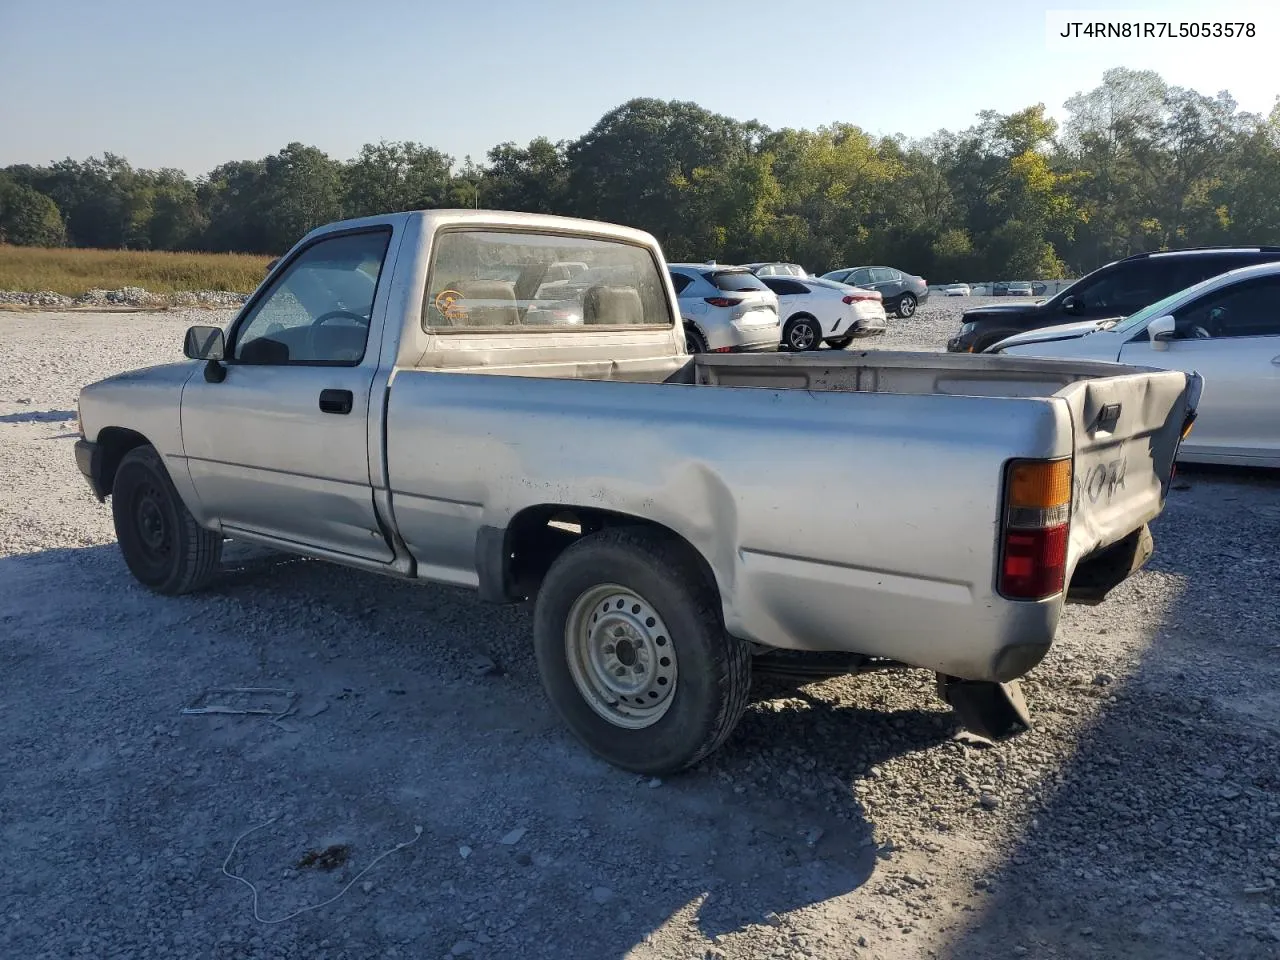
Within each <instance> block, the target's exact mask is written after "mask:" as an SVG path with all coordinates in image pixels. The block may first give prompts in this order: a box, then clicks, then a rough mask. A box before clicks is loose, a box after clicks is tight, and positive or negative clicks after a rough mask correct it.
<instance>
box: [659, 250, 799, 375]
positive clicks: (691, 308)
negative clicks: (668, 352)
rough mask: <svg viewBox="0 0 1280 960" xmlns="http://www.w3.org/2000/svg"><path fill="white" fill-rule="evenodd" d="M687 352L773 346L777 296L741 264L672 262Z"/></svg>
mask: <svg viewBox="0 0 1280 960" xmlns="http://www.w3.org/2000/svg"><path fill="white" fill-rule="evenodd" d="M667 266H668V269H669V270H670V271H671V282H672V283H673V284H675V288H676V297H677V298H678V299H679V301H680V316H681V318H682V319H683V320H684V333H685V343H686V348H687V349H688V351H689V352H690V353H709V352H710V353H738V352H741V351H748V350H777V349H778V343H779V341H780V340H781V338H782V329H781V327H780V326H779V325H778V297H777V295H776V294H775V293H774V292H773V291H772V290H770V289H769V288H768V287H766V286H765V285H764V284H763V283H762V282H761V281H760V279H759V278H758V277H756V275H755V274H754V273H752V272H751V271H750V270H748V269H746V268H745V267H721V266H716V265H715V264H707V263H672V264H668V265H667Z"/></svg>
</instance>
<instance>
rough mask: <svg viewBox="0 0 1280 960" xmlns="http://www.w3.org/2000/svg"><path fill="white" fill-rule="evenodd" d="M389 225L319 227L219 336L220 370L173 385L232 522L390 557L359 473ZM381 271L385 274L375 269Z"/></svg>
mask: <svg viewBox="0 0 1280 960" xmlns="http://www.w3.org/2000/svg"><path fill="white" fill-rule="evenodd" d="M391 234H392V230H391V227H389V226H386V227H378V228H374V229H364V230H359V231H353V232H349V233H342V234H336V235H334V234H330V235H328V236H324V237H321V238H318V239H317V240H316V241H315V242H314V243H312V244H309V245H308V246H306V247H304V248H303V249H302V250H300V251H298V252H297V253H296V254H295V255H294V257H293V258H292V260H291V261H290V262H289V263H288V264H287V265H286V266H285V267H284V268H283V269H281V270H278V271H277V274H276V277H275V279H274V280H273V282H272V283H271V285H270V286H269V287H268V288H266V289H265V290H263V291H261V293H260V294H259V295H258V296H257V297H255V298H254V299H253V300H251V301H250V303H249V305H248V306H247V307H246V308H245V310H244V312H243V313H242V314H241V315H240V317H239V318H238V320H237V322H236V323H235V325H234V326H233V327H232V329H231V331H230V333H229V336H228V338H227V349H226V354H227V359H226V361H225V363H224V366H225V370H226V378H225V379H224V380H223V381H222V382H220V383H210V382H207V381H206V379H205V377H204V376H203V375H202V374H199V373H197V374H196V375H195V376H193V377H192V378H191V379H190V380H189V381H188V382H187V385H186V387H185V388H184V390H183V394H182V414H181V415H182V442H183V446H184V448H185V452H186V456H187V464H188V467H189V469H190V472H191V480H192V482H193V483H194V485H195V488H196V492H197V494H198V495H199V498H200V502H201V505H202V507H203V509H204V511H205V513H206V514H207V515H208V516H209V517H210V518H211V519H214V518H216V519H217V520H218V521H220V522H221V524H222V526H223V530H224V532H225V533H226V534H227V535H228V536H230V537H234V536H235V534H236V531H237V530H240V531H245V532H249V533H256V534H262V535H266V536H269V537H272V538H275V539H280V540H286V541H290V542H294V543H299V544H304V545H308V546H315V547H321V548H323V549H325V550H331V551H335V552H338V553H342V554H347V555H351V556H356V557H361V558H365V559H372V560H382V561H390V560H391V559H392V551H391V548H390V546H389V545H388V544H387V542H386V540H385V538H384V537H383V535H382V533H381V531H380V529H379V525H378V522H377V517H376V513H375V509H374V503H373V489H372V483H371V480H370V473H369V447H370V444H369V441H368V423H369V403H370V400H369V392H370V389H371V387H372V384H373V378H374V374H375V373H376V371H377V368H378V358H379V353H380V349H379V348H380V344H381V331H382V323H383V315H384V314H385V313H386V309H387V307H386V301H387V292H386V289H385V288H386V286H387V281H388V280H389V278H390V275H391V269H390V267H391V264H390V263H387V262H386V261H387V250H388V247H389V244H390V240H391ZM380 281H381V282H380Z"/></svg>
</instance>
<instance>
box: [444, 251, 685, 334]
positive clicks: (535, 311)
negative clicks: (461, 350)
mask: <svg viewBox="0 0 1280 960" xmlns="http://www.w3.org/2000/svg"><path fill="white" fill-rule="evenodd" d="M433 246H434V249H433V252H432V258H431V269H430V271H429V272H428V275H427V291H426V293H427V296H426V297H425V298H424V301H423V307H422V325H423V328H424V329H428V330H437V331H439V330H452V329H459V328H462V329H468V330H475V329H491V328H501V329H507V328H534V327H536V328H545V327H547V326H558V327H583V326H594V327H636V326H671V324H672V323H673V319H672V317H671V313H670V308H669V306H668V303H667V294H666V285H665V283H664V281H663V279H662V272H661V269H660V267H659V265H658V264H657V262H656V261H655V260H654V258H653V256H652V255H651V254H650V252H649V250H648V249H646V248H645V247H639V246H634V245H632V244H629V243H623V242H621V241H617V240H601V239H596V238H594V237H566V236H558V235H554V234H539V233H526V232H519V231H505V230H489V231H486V230H444V231H441V233H440V234H439V235H437V237H436V240H435V243H434V245H433Z"/></svg>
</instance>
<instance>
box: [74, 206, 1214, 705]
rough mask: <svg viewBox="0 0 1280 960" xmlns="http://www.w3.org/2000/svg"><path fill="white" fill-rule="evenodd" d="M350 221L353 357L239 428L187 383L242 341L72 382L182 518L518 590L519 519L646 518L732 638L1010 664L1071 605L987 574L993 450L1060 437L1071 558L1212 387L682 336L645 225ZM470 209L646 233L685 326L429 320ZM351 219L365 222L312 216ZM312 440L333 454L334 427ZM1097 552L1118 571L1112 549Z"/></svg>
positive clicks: (1141, 517) (504, 596)
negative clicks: (158, 458)
mask: <svg viewBox="0 0 1280 960" xmlns="http://www.w3.org/2000/svg"><path fill="white" fill-rule="evenodd" d="M357 224H365V225H368V224H374V225H377V224H385V225H386V226H388V227H390V228H391V229H392V230H393V232H394V235H393V237H392V240H391V243H390V247H389V250H390V251H391V253H389V254H388V261H387V266H385V267H384V279H383V280H382V285H381V286H380V287H379V290H378V294H377V298H376V300H375V301H374V303H375V307H374V309H373V311H372V314H373V315H372V317H371V323H370V339H369V343H368V346H367V348H366V352H365V355H364V359H363V360H362V361H361V362H360V363H359V364H358V365H356V366H350V367H344V368H342V370H341V371H333V372H331V373H330V374H327V375H326V374H318V375H316V376H315V377H310V376H309V375H308V374H307V373H305V372H303V373H298V372H297V371H298V370H304V371H305V370H306V369H308V368H300V367H291V368H289V370H288V371H287V375H284V374H282V375H281V376H280V377H278V378H276V380H275V381H274V382H275V383H276V384H277V385H278V388H279V389H280V390H282V391H284V392H285V393H286V394H287V395H281V396H279V397H278V398H277V399H275V400H273V399H272V397H271V394H270V392H269V390H268V391H265V392H260V393H258V394H256V395H255V400H254V403H255V404H256V405H257V407H258V408H259V409H257V410H254V409H250V408H248V407H245V406H243V405H242V406H240V407H238V408H237V415H236V417H235V420H234V422H231V423H228V422H223V421H219V420H217V419H212V420H211V419H209V418H207V417H203V418H202V417H200V416H198V415H195V414H196V413H197V412H196V411H192V410H187V409H185V406H184V405H185V404H187V403H205V402H206V401H205V400H203V399H202V398H205V397H216V396H218V395H219V391H220V389H221V388H225V384H234V383H235V382H236V380H237V379H243V378H244V377H246V376H248V375H249V374H250V371H247V370H244V371H242V370H240V369H238V368H237V365H236V364H235V363H227V364H226V371H227V372H226V379H225V381H216V382H208V381H207V380H206V378H205V377H204V376H202V373H201V371H202V369H203V368H204V364H202V363H197V362H190V363H186V364H175V365H169V366H167V367H164V368H155V369H154V370H153V371H140V372H137V373H134V374H126V375H124V379H122V378H113V380H110V381H104V382H103V383H101V384H97V385H93V386H91V387H88V388H86V389H85V391H84V392H83V394H82V417H83V421H84V431H85V438H86V442H87V443H90V444H92V443H94V442H97V441H98V439H99V437H100V436H101V435H102V432H103V431H104V430H106V429H107V428H126V429H129V430H133V431H136V432H137V433H138V434H140V435H143V436H145V437H146V438H147V440H148V441H150V442H152V443H155V444H156V445H157V447H158V449H160V450H161V453H162V454H163V455H164V457H165V461H166V464H167V465H168V466H169V469H170V472H171V474H173V475H174V479H175V483H176V484H177V485H178V489H179V492H180V494H181V495H182V497H183V499H184V500H185V501H186V502H187V504H188V506H189V508H190V510H191V512H192V514H193V515H194V516H195V517H196V519H197V521H198V522H200V523H201V524H202V525H205V526H207V527H209V528H211V529H220V530H222V531H223V532H224V533H225V534H227V535H229V536H234V537H241V538H244V539H248V540H255V541H258V542H262V543H268V544H271V545H273V546H277V547H280V548H281V549H286V550H292V551H294V552H297V553H302V554H308V555H314V556H321V557H324V558H326V559H330V560H335V561H337V562H341V563H347V564H350V565H352V566H358V567H361V568H363V569H374V570H379V571H381V572H384V573H388V574H391V575H395V576H401V577H406V578H414V579H423V580H433V581H439V582H445V583H452V584H458V585H462V586H469V587H473V588H478V589H480V590H481V592H482V594H483V595H485V596H486V597H488V598H490V599H501V600H514V599H519V598H521V597H522V596H524V595H525V594H523V593H522V592H521V588H520V586H519V585H518V584H515V583H513V582H511V581H510V579H509V577H508V573H509V571H508V569H507V568H508V567H509V565H510V563H511V558H512V557H513V555H514V553H515V552H516V551H518V550H519V549H520V548H519V546H518V545H517V544H516V543H515V542H514V541H515V538H516V537H517V535H523V534H522V533H521V531H525V530H526V528H527V527H528V524H527V523H526V521H527V519H528V518H530V517H536V518H540V519H539V523H542V520H543V519H545V518H547V517H551V516H553V515H563V516H567V517H569V518H570V519H571V520H572V518H574V517H606V518H612V519H613V520H616V521H618V522H625V521H627V520H628V519H630V520H633V521H635V522H643V523H647V524H651V525H657V526H660V527H663V528H665V529H667V530H668V531H670V532H671V533H673V534H674V535H676V536H678V537H680V538H681V539H683V540H684V541H685V542H687V543H688V544H689V545H690V546H691V547H692V548H693V549H694V550H695V551H696V552H697V554H698V555H699V556H700V557H701V558H702V559H703V560H704V561H705V564H706V567H707V568H708V570H709V571H710V574H711V576H712V577H713V578H714V581H715V584H716V586H717V588H718V590H719V595H720V602H721V608H722V611H723V615H724V623H725V626H726V629H727V630H728V632H729V633H731V634H732V635H734V636H736V637H739V638H741V639H742V640H744V641H750V642H753V643H756V644H760V645H762V646H764V647H768V648H782V649H791V650H804V651H848V652H853V653H858V654H862V655H865V656H869V657H884V658H890V659H893V660H897V661H901V662H904V663H907V664H910V665H913V666H918V667H925V668H928V669H932V670H936V671H938V672H940V673H943V674H946V675H949V676H954V677H961V678H966V679H971V680H1001V681H1003V680H1009V679H1012V678H1013V677H1016V676H1018V675H1020V674H1021V673H1025V671H1026V670H1027V669H1030V667H1031V666H1034V664H1035V663H1036V662H1037V661H1038V660H1039V659H1040V658H1041V657H1042V656H1043V654H1044V652H1045V651H1047V649H1048V647H1049V644H1050V643H1051V641H1052V638H1053V635H1054V632H1055V630H1056V626H1057V622H1058V619H1059V617H1060V614H1061V610H1062V606H1063V603H1064V602H1065V600H1066V596H1065V592H1064V593H1062V594H1059V595H1057V596H1053V597H1050V598H1048V599H1045V600H1039V601H1034V602H1028V601H1011V600H1007V599H1005V598H1003V597H1001V596H1000V595H999V593H998V592H997V589H996V580H997V571H998V567H999V564H1000V556H1001V554H1000V551H1001V546H1000V543H1001V540H1000V536H1001V523H1002V516H1003V503H1004V496H1005V491H1004V489H1003V477H1004V471H1005V468H1006V466H1007V464H1008V463H1009V461H1010V460H1013V459H1020V458H1029V459H1052V458H1068V457H1069V458H1072V461H1073V481H1072V487H1073V490H1072V505H1071V527H1070V541H1069V542H1070V547H1069V552H1068V570H1067V579H1068V581H1070V580H1071V578H1072V575H1073V574H1074V572H1075V571H1076V568H1077V567H1078V566H1080V565H1081V564H1082V563H1088V562H1089V561H1090V559H1091V558H1093V557H1096V556H1099V555H1100V554H1102V553H1104V552H1105V551H1106V550H1107V549H1108V548H1111V549H1112V550H1115V549H1117V545H1121V546H1123V545H1124V544H1125V543H1127V542H1128V540H1127V539H1126V538H1130V539H1133V535H1134V534H1135V533H1136V532H1138V531H1142V530H1144V529H1145V525H1146V524H1147V523H1148V522H1149V521H1150V520H1151V519H1152V518H1154V517H1155V516H1156V515H1158V514H1159V512H1160V510H1161V509H1162V507H1163V502H1164V495H1165V492H1166V489H1167V484H1168V482H1169V477H1170V472H1171V469H1172V465H1173V458H1174V455H1175V453H1176V449H1177V446H1178V442H1179V438H1180V432H1181V430H1182V427H1183V424H1184V422H1185V421H1186V419H1187V417H1188V415H1189V414H1190V413H1191V412H1192V410H1193V408H1194V402H1195V399H1196V397H1197V396H1198V384H1197V383H1196V381H1195V380H1194V378H1193V377H1189V376H1187V375H1185V374H1183V373H1179V372H1168V371H1149V370H1138V369H1136V368H1133V367H1122V366H1119V365H1116V364H1107V363H1093V362H1064V361H1046V360H1034V359H1023V358H1013V357H997V356H986V355H960V354H906V353H888V352H878V351H876V352H869V353H852V352H849V351H839V352H836V351H831V352H830V353H828V352H826V351H823V352H822V353H819V354H813V353H809V354H765V355H724V356H721V355H707V354H703V355H699V356H698V357H696V358H695V357H691V356H687V355H686V354H685V352H684V337H683V333H682V330H681V328H680V325H679V313H678V311H677V310H676V309H675V303H676V300H675V295H674V290H673V289H672V288H671V282H670V278H669V277H668V276H667V273H666V271H665V269H661V264H662V259H661V251H660V250H659V249H658V247H657V244H656V242H655V241H654V240H653V239H652V238H651V237H649V236H648V235H646V234H643V233H640V232H638V231H633V230H628V229H626V228H622V227H615V226H611V225H608V224H601V223H595V222H587V221H571V220H564V219H562V218H555V217H541V216H533V215H522V214H497V213H491V212H487V211H480V212H471V211H433V212H426V213H412V214H400V215H396V216H395V217H388V218H370V219H368V220H365V221H358V222H357ZM459 226H464V227H465V226H474V227H476V228H477V229H479V228H483V229H505V230H530V231H550V232H559V233H563V234H565V235H574V236H577V235H581V236H586V237H592V238H600V239H607V240H617V241H621V242H625V243H631V244H638V245H640V246H642V247H644V248H645V249H647V250H648V251H649V252H650V253H651V254H652V256H653V259H654V262H655V264H656V265H657V266H656V267H655V269H656V270H657V273H658V280H657V281H656V282H659V283H661V284H662V286H663V289H664V291H665V296H666V297H667V299H668V301H669V302H668V304H667V306H668V307H669V308H670V310H671V316H672V322H671V323H670V324H669V325H666V326H662V325H650V327H648V328H644V329H640V328H632V329H617V330H615V329H608V328H603V329H599V330H593V329H591V328H590V327H589V326H587V327H584V326H577V327H574V328H571V329H570V328H563V329H557V328H550V329H539V330H531V329H519V330H516V329H512V330H508V331H502V330H496V331H495V330H485V329H477V330H471V329H465V328H462V329H457V330H451V329H445V330H440V329H429V328H428V326H427V324H425V323H424V322H423V320H422V318H423V316H424V311H426V310H427V309H428V308H429V303H430V299H429V298H428V297H427V291H428V287H429V275H430V272H431V269H432V245H433V241H434V238H435V237H437V236H438V235H439V233H440V231H442V230H447V229H456V228H458V227H459ZM340 229H351V226H350V224H339V225H335V226H334V227H331V228H322V229H321V230H320V231H317V232H316V234H315V235H316V236H323V235H324V233H325V231H327V230H335V231H336V230H340ZM306 243H307V239H304V240H303V241H301V242H300V243H299V247H298V249H301V248H303V247H304V246H305V245H306ZM292 256H294V254H293V253H292V252H291V254H289V255H286V257H285V258H283V261H282V265H281V266H280V267H278V268H277V269H276V271H274V272H273V276H276V275H278V274H280V273H281V271H287V270H288V265H289V261H290V258H291V257H292ZM269 282H270V278H269V280H268V283H269ZM252 304H253V301H252V300H251V301H250V303H249V304H247V305H246V308H245V310H246V311H249V310H250V309H251V308H252ZM230 330H231V334H232V336H234V330H235V324H234V323H233V325H232V327H231V328H230ZM267 374H268V371H265V370H264V369H263V368H262V367H258V368H256V369H255V370H253V371H252V375H253V376H255V377H257V378H259V379H262V378H263V377H264V376H267ZM326 377H328V379H326ZM130 378H132V379H130ZM344 378H345V379H344ZM329 380H332V381H333V384H340V383H355V384H357V385H358V389H357V390H356V391H355V393H356V399H355V401H354V404H353V409H352V411H351V413H350V414H348V416H349V417H351V419H347V420H342V421H341V422H340V423H338V422H334V423H333V424H332V429H328V428H329V427H330V423H329V422H328V421H327V420H326V419H325V418H316V417H314V416H312V414H311V413H308V411H309V409H310V406H309V405H311V404H313V403H314V401H313V400H312V393H314V392H315V389H316V387H317V385H323V384H328V383H329ZM263 382H264V385H265V384H267V383H269V382H271V381H270V378H269V376H268V377H267V379H266V380H264V381H263ZM186 384H191V385H192V388H191V389H189V391H188V394H187V395H186V396H184V386H185V385H186ZM359 389H364V390H367V394H366V395H365V397H363V398H362V397H361V396H360V395H359ZM180 408H183V409H182V413H181V416H180V415H179V409H180ZM309 416H310V417H311V419H310V420H308V419H307V417H309ZM357 418H358V419H357ZM330 419H332V420H334V421H337V418H330ZM188 423H191V424H201V426H200V427H199V436H198V438H196V437H187V438H186V441H185V442H184V438H183V427H184V425H185V424H188ZM290 423H292V424H294V426H293V427H292V428H291V427H290ZM224 429H225V430H229V431H231V430H234V431H239V432H240V435H238V436H237V439H236V442H237V444H239V448H243V449H248V447H246V446H245V444H246V443H248V441H246V440H245V439H244V437H245V436H248V437H249V438H250V439H251V438H252V436H253V433H254V431H255V430H263V431H268V432H269V433H270V442H269V443H268V442H267V438H266V433H264V434H263V443H262V444H260V445H258V446H257V447H253V448H252V449H253V455H254V456H255V457H257V458H258V460H257V462H255V463H254V464H253V465H252V466H245V465H241V466H236V465H235V464H230V465H229V464H228V463H226V462H225V458H224V459H223V460H219V455H218V451H217V449H216V447H217V446H218V444H219V443H220V442H229V441H220V440H219V430H224ZM326 430H328V432H326ZM326 437H328V438H332V442H334V443H337V444H339V445H340V448H334V449H325V445H326V439H325V438H326ZM272 445H274V446H275V448H277V449H278V453H272ZM272 457H274V458H275V461H276V462H273V461H272ZM211 463H215V464H216V469H215V467H213V466H210V464H211ZM193 464H196V467H195V468H194V469H195V473H196V474H197V481H200V479H201V478H204V479H203V483H204V484H205V486H208V485H209V480H208V478H209V477H211V476H215V475H216V476H217V477H218V478H219V485H218V486H217V489H218V491H219V496H221V497H224V498H225V497H228V496H230V497H240V498H249V497H252V496H255V495H256V496H258V497H260V499H258V500H255V501H254V502H253V503H252V504H249V503H248V502H247V500H246V501H245V502H243V503H235V504H232V505H231V507H225V506H224V507H223V508H222V509H221V510H218V509H210V504H206V503H203V502H202V500H201V497H200V495H199V486H200V484H199V482H193V480H192V476H193ZM339 467H340V468H341V472H340V471H339ZM326 504H327V505H328V508H326ZM232 508H234V509H232ZM326 509H328V512H326ZM230 513H234V515H235V518H236V522H234V523H232V522H229V514H230ZM362 525H363V526H362ZM584 526H585V521H584ZM1135 542H1136V540H1135ZM1122 560H1123V558H1122ZM1111 568H1115V569H1117V570H1120V571H1121V573H1120V574H1117V576H1120V577H1121V578H1122V577H1123V576H1125V575H1127V574H1128V572H1130V571H1128V570H1126V569H1125V568H1124V564H1123V562H1116V561H1115V558H1114V557H1111V558H1109V567H1108V569H1111ZM1097 579H1098V578H1096V577H1095V580H1097ZM1095 586H1096V585H1095ZM1105 589H1109V587H1104V588H1097V589H1094V594H1091V597H1092V596H1094V595H1096V594H1099V592H1100V593H1103V594H1104V593H1105ZM1088 602H1093V599H1090V600H1089V601H1088Z"/></svg>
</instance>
